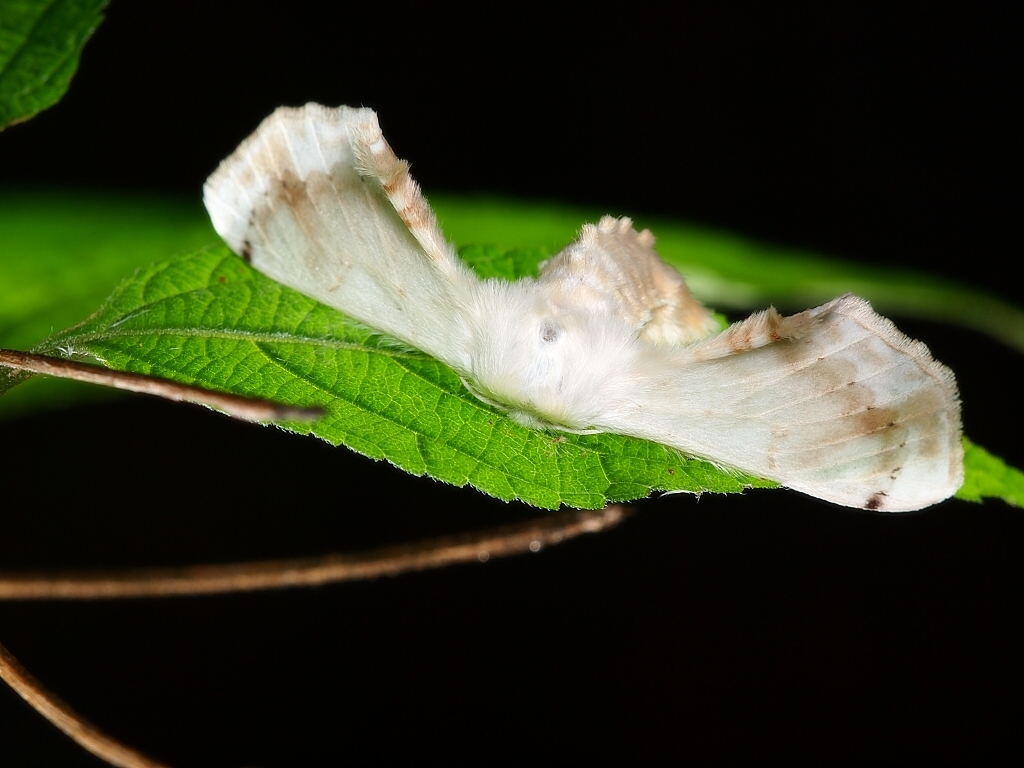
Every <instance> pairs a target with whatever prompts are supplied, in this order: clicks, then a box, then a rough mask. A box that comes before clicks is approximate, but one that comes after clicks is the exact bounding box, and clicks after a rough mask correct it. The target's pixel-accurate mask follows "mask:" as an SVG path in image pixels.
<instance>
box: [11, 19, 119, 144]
mask: <svg viewBox="0 0 1024 768" xmlns="http://www.w3.org/2000/svg"><path fill="white" fill-rule="evenodd" d="M108 2H109V0H4V2H3V3H2V5H0V130H3V129H4V128H6V127H7V126H8V125H11V124H12V123H17V122H21V121H22V120H28V119H29V118H30V117H32V116H33V115H35V114H37V113H38V112H41V111H42V110H44V109H46V108H48V107H51V106H53V105H54V104H56V103H57V102H58V101H59V100H60V98H61V97H62V96H63V95H64V93H65V92H66V91H67V89H68V84H69V83H70V82H71V78H72V76H73V75H74V74H75V70H76V69H78V59H79V56H80V55H81V53H82V48H83V46H84V45H85V43H86V41H87V40H88V39H89V37H90V36H91V35H92V33H93V32H94V31H95V30H96V27H98V26H99V23H100V22H101V21H102V20H103V13H102V11H103V8H104V7H105V6H106V5H107V3H108Z"/></svg>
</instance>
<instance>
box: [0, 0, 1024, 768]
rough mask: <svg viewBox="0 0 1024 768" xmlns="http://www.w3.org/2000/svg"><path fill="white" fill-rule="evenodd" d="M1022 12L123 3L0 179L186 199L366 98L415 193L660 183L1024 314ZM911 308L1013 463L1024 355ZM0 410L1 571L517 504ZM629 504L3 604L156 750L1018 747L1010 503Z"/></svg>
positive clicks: (315, 462)
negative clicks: (224, 161) (261, 139)
mask: <svg viewBox="0 0 1024 768" xmlns="http://www.w3.org/2000/svg"><path fill="white" fill-rule="evenodd" d="M326 8H330V9H331V10H326ZM1019 31H1020V30H1019V28H1018V27H1016V26H1015V25H1014V24H1012V23H1011V21H1010V19H1009V18H999V17H997V16H996V15H994V14H992V13H991V12H988V11H984V12H978V11H975V10H973V9H971V10H964V9H961V10H956V11H952V10H948V9H944V8H942V7H940V6H937V5H928V6H927V7H922V8H919V9H914V8H913V7H912V6H905V5H901V6H899V8H895V7H893V8H884V9H882V8H878V7H874V6H857V7H855V8H845V9H842V10H839V9H834V8H829V9H828V10H822V9H821V8H818V7H817V6H816V5H811V4H808V5H800V6H786V7H785V8H779V7H773V8H766V7H758V8H757V9H751V8H748V7H745V6H732V5H722V4H714V9H713V10H710V9H709V8H707V7H694V8H687V7H685V6H684V7H682V8H679V9H676V10H673V11H671V12H667V11H654V10H653V9H651V8H648V7H645V6H644V5H643V4H640V3H630V4H628V5H625V6H622V7H618V8H615V9H613V10H612V11H610V12H608V11H601V10H599V9H598V8H597V6H592V7H590V8H587V9H586V10H577V12H575V13H568V12H556V11H555V10H553V9H547V10H545V11H537V10H531V11H527V10H506V9H504V7H502V8H486V9H485V8H484V7H482V6H481V7H476V8H474V9H472V10H464V11H461V12H458V13H455V12H452V13H444V14H437V12H436V11H427V10H419V11H415V12H408V11H405V10H402V9H401V8H399V7H398V6H381V5H377V4H344V7H342V6H341V5H340V4H339V5H336V4H330V5H326V4H325V6H323V7H321V6H320V5H318V4H315V3H307V2H300V1H298V0H295V1H293V2H289V3H254V2H244V3H243V2H216V3H213V2H211V3H183V2H170V1H169V0H161V1H159V2H158V1H157V0H147V1H146V2H144V3H139V2H136V3H130V2H127V1H126V0H114V3H113V5H112V6H111V7H110V9H109V12H108V19H107V21H106V22H105V23H104V24H103V25H102V26H101V27H100V29H99V30H98V32H97V33H96V35H95V37H94V39H93V40H92V41H91V42H90V43H89V45H88V46H87V48H86V50H85V53H84V56H83V59H82V65H81V70H80V72H79V74H78V75H77V77H76V78H75V80H74V82H73V84H72V87H71V90H70V92H69V94H68V96H67V97H66V99H65V100H64V101H63V102H62V103H61V104H59V105H58V106H56V107H55V108H53V109H51V110H50V111H48V112H46V113H44V114H42V115H40V116H39V117H38V118H36V119H35V120H32V121H30V122H28V123H26V124H23V125H20V126H16V127H14V128H12V129H10V130H8V131H6V132H5V133H4V134H3V135H0V183H2V184H3V185H5V186H8V185H13V186H17V185H26V184H32V185H49V186H73V187H78V188H84V189H97V188H102V189H113V190H117V191H133V192H139V193H159V194H177V195H192V196H195V197H196V199H198V196H199V194H200V187H201V184H202V181H203V179H204V178H205V177H206V175H207V174H208V173H209V172H210V171H211V170H212V169H213V168H214V167H215V166H216V164H217V162H218V161H219V160H220V159H221V158H222V157H224V156H226V155H227V154H228V153H229V152H230V151H231V150H232V149H233V148H234V147H235V145H236V144H237V142H238V141H239V140H241V139H242V138H243V137H244V136H245V135H247V134H248V133H249V132H250V131H251V130H252V129H253V128H254V127H255V126H256V125H257V123H258V122H259V121H260V120H261V119H262V118H263V117H264V116H265V115H266V114H268V113H269V112H270V111H271V110H272V109H273V108H274V107H276V106H278V105H280V104H301V103H304V102H305V101H308V100H316V101H320V102H322V103H326V104H340V103H347V104H353V105H357V104H363V105H367V106H371V107H374V108H375V109H377V111H378V113H379V114H380V115H381V122H382V125H383V126H384V130H385V133H386V134H387V135H388V137H389V139H390V140H391V143H392V144H393V145H394V146H395V148H396V151H398V153H399V154H400V155H401V156H403V157H407V158H409V159H411V160H412V161H413V163H414V172H415V175H416V177H417V179H418V180H419V181H420V182H421V183H422V184H423V186H424V187H425V189H426V190H427V192H428V194H429V192H430V191H431V190H445V191H454V192H464V193H473V192H496V193H503V194H509V195H518V196H523V197H527V198H549V199H557V200H564V201H568V202H574V203H585V204H591V205H596V206H599V207H604V208H605V209H607V210H608V211H609V212H610V213H615V214H629V215H634V216H636V217H640V216H641V215H642V214H669V215H673V216H679V217H685V218H688V219H691V220H695V221H699V222H701V223H704V224H710V225H715V226H720V227H723V228H728V229H731V230H734V231H737V232H740V233H743V234H746V235H749V236H752V237H756V238H760V239H762V240H766V241H769V242H775V243H780V244H786V245H793V246H800V247H806V248H812V249H817V250H821V251H823V252H828V253H833V254H836V255H841V256H844V257H846V258H849V259H853V260H860V261H863V262H870V263H878V264H894V265H900V266H909V267H915V268H918V269H921V270H926V271H929V272H931V273H934V274H938V275H942V276H945V277H949V278H952V279H955V280H958V281H962V282H964V283H972V284H976V285H980V286H982V287H985V288H987V289H989V290H990V291H992V292H994V293H995V294H997V295H999V296H1002V297H1003V298H1006V299H1009V300H1011V301H1014V302H1016V303H1017V304H1018V305H1021V304H1024V300H1022V292H1021V289H1020V281H1019V279H1018V278H1017V277H1015V276H1013V270H1014V269H1015V265H1016V262H1017V261H1018V254H1019V231H1018V227H1017V225H1018V224H1019V220H1020V213H1021V211H1020V194H1019V191H1018V187H1019V182H1020V178H1021V174H1020V170H1021V168H1020V163H1019V157H1018V155H1017V153H1016V147H1015V146H1014V144H1015V143H1016V141H1017V140H1018V139H1019V136H1020V135H1021V130H1020V128H1021V126H1020V124H1019V122H1017V117H1016V115H1015V114H1014V113H1013V110H1012V109H1011V104H1012V103H1016V102H1019V83H1020V74H1021V72H1020V57H1019V54H1018V52H1017V49H1016V47H1015V44H1016V41H1017V40H1018V39H1019ZM1011 181H1012V182H1014V185H1013V186H1011ZM899 322H900V326H901V327H902V328H903V329H904V330H906V331H907V332H908V333H910V334H911V335H913V336H917V337H919V338H922V339H924V340H925V341H927V343H928V344H929V345H930V346H931V348H932V350H933V352H934V353H935V355H936V357H938V358H939V359H940V360H943V361H944V362H946V363H947V364H949V365H950V366H951V367H952V368H953V369H954V370H955V371H956V373H957V377H958V381H959V383H960V388H961V393H962V396H963V401H964V422H965V429H966V431H967V433H968V434H969V435H971V436H972V438H973V439H974V440H975V441H977V442H978V443H980V444H982V445H985V446H986V447H988V448H990V449H991V450H993V451H994V452H996V453H998V454H1000V455H1002V456H1004V457H1006V458H1007V459H1009V460H1010V461H1011V462H1012V463H1014V464H1016V465H1018V466H1021V465H1024V451H1022V450H1021V449H1020V447H1019V439H1018V434H1019V425H1020V422H1021V419H1020V416H1019V414H1020V407H1019V397H1018V390H1017V387H1016V386H1015V381H1016V380H1017V378H1018V377H1019V374H1020V372H1021V357H1020V354H1019V353H1017V352H1014V351H1011V350H1010V349H1008V348H1006V347H1004V346H1001V345H1000V344H998V343H997V342H993V341H990V340H989V339H987V338H983V337H981V336H979V335H976V334H973V333H970V332H966V331H960V330H956V329H952V328H949V327H946V326H942V325H937V324H928V323H923V322H911V321H907V320H903V319H900V320H899ZM0 434H2V435H3V437H2V439H0V445H2V446H3V458H4V468H5V472H4V474H5V476H6V478H7V480H8V484H11V483H17V485H18V486H19V488H20V491H19V492H18V493H17V494H15V495H14V496H13V497H12V494H11V493H10V492H8V493H5V494H4V495H3V502H0V503H2V506H3V514H4V520H3V522H4V529H3V532H2V533H0V558H2V559H0V567H2V568H4V569H7V568H30V567H31V568H41V567H48V566H117V565H145V564H177V563H187V562H217V561H224V560H243V559H246V558H256V557H284V556H293V555H309V554H317V553H322V552H330V551H336V550H344V549H358V548H361V547H365V546H372V545H376V544H382V543H390V542H398V541H405V540H411V539H415V538H417V537H419V536H422V535H428V534H433V533H439V532H445V531H455V530H464V529H471V528H477V527H482V526H486V525H491V524H495V523H499V522H504V521H508V520H512V519H521V518H525V517H527V516H529V515H530V514H531V512H530V511H529V510H526V509H524V508H522V507H520V506H517V505H506V504H503V503H500V502H496V501H494V500H491V499H488V498H485V497H483V496H481V495H480V494H477V493H476V492H474V491H471V490H458V489H453V488H450V487H447V486H443V485H441V484H439V483H436V482H433V481H431V480H428V479H423V478H420V479H417V478H411V477H408V476H405V475H403V474H401V473H399V472H397V471H395V470H393V469H391V468H390V467H389V466H387V465H384V464H374V463H373V462H370V461H367V460H364V459H362V458H360V457H355V456H353V455H351V454H350V453H348V452H347V451H345V450H340V449H332V448H330V447H328V446H326V445H323V444H320V443H318V442H317V441H315V440H303V439H300V438H296V437H294V436H289V435H286V434H284V433H280V432H277V431H275V430H270V429H260V428H258V427H252V426H248V425H241V424H236V423H233V422H231V421H229V420H227V419H224V418H220V417H218V416H216V415H213V414H209V413H206V412H204V411H201V410H198V409H190V408H186V407H178V406H173V405H169V404H165V403H161V402H152V401H148V400H145V399H142V398H131V399H125V400H122V401H119V402H117V403H114V404H108V405H102V406H101V405H97V406H92V407H88V408H80V409H77V410H74V411H70V412H65V413H59V414H54V415H49V416H45V417H33V418H32V419H22V420H18V421H11V422H5V423H4V424H2V425H0ZM638 506H639V507H640V509H641V514H640V515H638V516H637V517H636V518H634V519H633V520H631V521H630V522H628V523H627V524H625V525H624V526H623V527H622V528H621V529H619V530H617V531H615V532H612V533H609V534H604V535H601V536H598V537H589V538H588V539H584V540H578V541H576V542H573V543H570V544H567V545H563V546H561V547H558V548H554V549H550V550H547V551H544V552H542V553H541V554H538V555H533V556H529V557H521V558H518V559H515V560H510V561H503V562H500V561H492V562H491V563H488V564H486V565H481V566H464V567H457V568H451V569H448V570H445V571H440V572H433V573H425V574H418V575H410V576H404V577H401V578H397V579H388V580H383V581H379V582H376V583H366V584H348V585H340V586H334V587H329V588H323V589H317V590H299V591H286V592H279V593H271V594H254V595H246V596H227V597H206V598H193V599H173V600H156V601H125V602H96V603H86V604H80V603H79V604H76V603H49V604H47V603H37V604H29V603H25V604H15V603H8V604H2V605H0V640H2V642H3V643H5V644H6V645H7V646H8V647H9V648H10V649H11V650H12V651H13V652H14V653H15V654H16V655H17V656H18V657H19V658H20V659H21V660H22V661H23V662H24V663H25V664H26V666H28V667H29V668H30V669H31V670H32V671H33V672H34V673H35V674H36V675H38V676H39V677H40V678H42V680H43V681H44V682H46V683H47V684H48V685H50V686H51V687H52V688H54V689H55V690H56V691H57V692H58V693H59V694H60V695H62V696H63V697H64V698H65V699H66V700H68V701H69V702H70V703H71V704H73V705H74V706H76V707H77V708H78V709H79V710H80V711H82V712H83V713H84V714H86V715H87V716H88V717H90V718H92V719H93V720H94V721H96V722H97V723H98V724H100V725H101V726H103V727H105V728H106V729H108V730H109V731H111V732H112V733H113V734H115V735H118V736H121V737H123V738H125V739H126V740H127V741H129V742H130V743H131V744H133V745H134V746H136V747H139V748H141V749H143V750H146V751H149V752H151V753H153V754H154V755H156V756H159V757H160V758H162V759H165V760H167V761H168V762H170V763H172V764H175V765H211V766H212V765H218V766H222V765H238V766H241V765H253V766H255V765H261V766H269V765H310V764H330V763H333V762H338V763H341V762H348V761H352V760H360V761H366V760H380V761H387V760H393V759H404V760H416V761H427V760H446V761H458V762H469V761H474V762H476V761H481V760H484V761H506V760H509V761H510V760H513V759H517V760H523V759H531V758H532V759H536V758H537V757H539V756H542V755H551V756H555V757H561V758H568V759H578V760H584V759H586V760H600V759H614V760H623V759H628V758H636V759H640V760H645V761H649V762H654V761H666V760H669V759H680V758H690V759H699V760H704V761H711V760H729V759H745V760H758V761H764V760H768V759H787V760H795V759H814V760H832V761H836V760H857V761H865V760H877V759H886V760H891V761H901V762H909V761H916V760H927V761H929V762H936V761H944V760H949V761H966V760H967V759H979V758H982V757H996V756H999V757H1011V756H1016V757H1018V758H1019V757H1020V756H1021V755H1020V753H1021V749H1020V746H1019V739H1017V738H1016V735H1017V731H1018V729H1019V722H1020V714H1021V709H1022V707H1021V697H1022V694H1021V690H1022V683H1024V674H1022V671H1024V670H1022V663H1021V653H1020V648H1021V647H1022V641H1024V632H1022V631H1021V629H1020V627H1019V626H1018V621H1017V616H1018V614H1019V613H1020V610H1021V605H1022V601H1021V598H1022V592H1024V589H1022V586H1024V580H1022V572H1024V565H1022V563H1021V557H1020V552H1021V551H1022V549H1024V523H1022V520H1021V515H1020V512H1018V511H1015V510H1013V509H1010V508H1008V507H1006V506H1004V505H1002V504H1001V503H997V502H990V503H987V504H984V505H981V506H978V505H969V504H965V503H961V502H956V501H952V502H947V503H945V504H942V505H940V506H938V507H935V508H933V509H930V510H928V511H926V512H923V513H919V514H910V515H899V516H887V515H873V514H868V513H862V512H854V511H850V510H845V509H839V508H836V507H832V506H829V505H827V504H824V503H820V502H817V501H815V500H812V499H808V498H805V497H801V496H799V495H797V494H794V493H790V492H785V491H780V492H748V493H746V494H744V495H743V496H742V497H729V498H714V497H710V496H705V497H702V498H700V499H694V498H692V497H686V496H674V497H670V498H664V499H660V500H650V501H647V502H644V503H641V504H639V505H638ZM0 707H2V711H0V761H3V762H10V763H11V764H18V765H32V764H38V765H51V764H63V765H75V764H82V765H88V764H93V763H92V761H91V758H89V757H88V756H85V755H84V754H83V753H81V752H80V751H79V750H78V749H77V747H75V746H73V745H72V744H71V743H70V742H69V741H67V740H66V739H65V738H64V737H63V736H61V735H60V734H59V733H57V732H56V731H55V730H53V729H52V727H50V726H49V725H48V724H46V723H45V722H44V721H43V720H42V719H41V718H39V717H38V716H37V715H35V714H34V713H33V712H32V711H31V710H29V709H28V708H27V706H25V705H24V704H22V703H21V702H20V700H18V699H17V698H16V696H15V695H14V694H13V693H10V692H9V691H6V692H5V691H2V690H0Z"/></svg>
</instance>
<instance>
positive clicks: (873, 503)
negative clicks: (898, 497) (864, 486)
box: [864, 491, 888, 512]
mask: <svg viewBox="0 0 1024 768" xmlns="http://www.w3.org/2000/svg"><path fill="white" fill-rule="evenodd" d="M887 495H888V494H887V493H886V492H885V491H877V492H875V493H873V494H871V496H869V497H868V500H867V501H865V502H864V509H870V510H871V511H872V512H879V511H882V510H884V509H885V497H886V496H887Z"/></svg>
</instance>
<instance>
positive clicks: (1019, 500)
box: [956, 438, 1024, 507]
mask: <svg viewBox="0 0 1024 768" xmlns="http://www.w3.org/2000/svg"><path fill="white" fill-rule="evenodd" d="M964 472H965V474H966V477H965V479H964V484H963V486H962V487H961V488H960V490H959V491H957V493H956V498H958V499H963V500H964V501H981V500H982V499H985V498H996V499H1002V500H1003V501H1005V502H1006V503H1007V504H1012V505H1013V506H1015V507H1024V472H1021V471H1020V470H1019V469H1015V468H1014V467H1008V466H1007V465H1006V463H1005V462H1004V461H1003V460H1002V459H1000V458H999V457H998V456H993V455H992V454H991V453H989V452H988V451H986V450H985V449H984V448H982V447H981V446H977V445H974V443H972V442H971V441H970V440H968V439H967V438H964Z"/></svg>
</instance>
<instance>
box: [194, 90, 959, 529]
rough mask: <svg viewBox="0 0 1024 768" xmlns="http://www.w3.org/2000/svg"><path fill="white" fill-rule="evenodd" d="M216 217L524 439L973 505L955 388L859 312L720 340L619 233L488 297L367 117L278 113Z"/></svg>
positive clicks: (267, 267)
mask: <svg viewBox="0 0 1024 768" xmlns="http://www.w3.org/2000/svg"><path fill="white" fill-rule="evenodd" d="M204 199H205V202H206V206H207V208H208V210H209V211H210V216H211V219H212V220H213V224H214V227H215V228H216V229H217V231H218V232H219V233H220V234H221V236H222V237H224V239H225V240H226V241H227V243H228V245H229V246H231V248H232V249H233V250H234V251H235V252H236V253H238V254H239V255H241V256H243V257H244V258H246V259H248V260H250V261H251V262H252V264H253V266H255V267H256V268H257V269H259V270H261V271H262V272H264V273H266V274H267V275H269V276H270V277H272V278H274V279H275V280H278V281H280V282H282V283H284V284H285V285H288V286H291V287H292V288H295V289H297V290H299V291H301V292H302V293H305V294H307V295H309V296H311V297H313V298H315V299H318V300H319V301H322V302H323V303H325V304H327V305H329V306H331V307H334V308H336V309H339V310H341V311H342V312H345V313H346V314H348V315H350V316H352V317H354V318H356V319H358V320H361V321H363V322H364V323H366V324H368V325H370V326H372V327H375V328H377V329H379V330H381V331H384V332H386V333H389V334H391V335H393V336H395V337H397V338H398V339H400V340H402V341H404V342H406V343H408V344H410V345H412V346H415V347H417V348H419V349H421V350H423V351H424V352H426V353H428V354H430V355H433V356H434V357H436V358H438V359H439V360H441V361H443V362H445V363H447V364H448V365H450V366H451V367H452V368H454V369H455V370H456V372H457V373H459V375H460V376H462V377H463V380H464V381H465V382H466V383H467V386H469V387H470V390H471V391H472V392H473V393H474V394H475V395H477V396H479V397H481V398H482V399H484V400H485V401H486V402H488V403H490V404H497V405H499V406H501V407H505V408H507V409H508V410H509V411H510V412H511V414H512V415H513V417H515V418H516V420H517V421H519V422H520V423H522V424H530V425H545V426H548V427H553V428H555V429H559V428H561V429H566V430H570V431H610V432H617V433H620V434H624V435H628V436H632V437H640V438H645V439H649V440H653V441H656V442H659V443H663V444H666V445H670V446H673V447H675V448H678V449H679V450H681V451H683V452H685V453H688V454H691V455H694V456H700V457H702V458H706V459H709V460H711V461H713V462H715V463H718V464H720V465H725V466H730V467H734V468H736V469H739V470H742V471H744V472H748V473H750V474H754V475H759V476H762V477H765V478H768V479H772V480H776V481H778V482H779V483H781V484H782V485H785V486H788V487H790V488H793V489H796V490H799V491H803V492H804V493H808V494H810V495H812V496H816V497H818V498H822V499H826V500H828V501H832V502H835V503H837V504H843V505H846V506H852V507H860V508H863V509H876V510H887V511H901V510H910V509H919V508H921V507H924V506H928V505H929V504H933V503H935V502H938V501H941V500H942V499H945V498H948V497H949V496H950V495H952V494H953V493H954V492H955V491H956V490H957V488H958V487H959V486H960V484H961V483H962V480H963V452H962V447H961V443H960V408H959V401H958V398H957V391H956V385H955V383H954V381H953V375H952V373H951V372H950V371H949V370H948V369H947V368H945V367H944V366H942V365H940V364H939V363H937V362H935V361H934V360H932V358H931V355H930V354H929V352H928V350H927V348H926V347H925V346H924V345H923V344H920V343H918V342H914V341H911V340H910V339H908V338H907V337H906V336H904V335H903V334H902V333H900V332H899V331H898V330H896V328H895V326H893V325H892V323H890V322H889V321H888V320H886V319H885V318H882V317H880V316H879V315H877V314H875V313H874V312H873V311H872V310H871V308H870V306H869V305H868V304H867V302H865V301H864V300H863V299H859V298H857V297H854V296H843V297H840V298H838V299H836V300H834V301H832V302H830V303H828V304H826V305H823V306H821V307H818V308H816V309H811V310H808V311H806V312H801V313H799V314H797V315H794V316H792V317H782V316H780V315H779V314H778V313H776V312H775V311H774V310H768V311H766V312H762V313H758V314H756V315H754V316H752V317H751V318H749V319H748V320H746V321H743V322H742V323H737V324H735V325H734V326H732V327H730V328H728V329H726V330H725V331H724V332H722V333H719V334H717V335H711V336H709V334H712V333H713V332H714V331H715V330H716V329H717V326H716V323H715V321H714V318H713V316H712V315H711V314H710V313H709V312H708V311H707V310H705V309H704V308H703V307H702V306H701V305H700V304H699V302H697V301H696V300H695V299H693V297H692V296H691V295H690V293H689V291H688V290H687V288H686V285H685V283H684V282H683V279H682V277H681V276H680V275H679V274H678V272H676V271H675V269H674V268H672V267H670V266H669V265H667V264H665V263H664V262H663V261H661V259H660V257H658V255H657V253H656V252H655V251H654V249H653V245H654V238H653V236H652V235H651V234H650V233H649V232H647V231H646V230H645V231H643V232H637V231H635V230H634V229H633V228H632V225H631V222H630V220H629V219H625V218H623V219H614V218H612V217H605V218H603V219H602V220H601V221H600V222H599V223H598V224H596V225H587V226H585V227H584V228H583V230H582V232H581V234H580V238H579V239H578V240H577V241H576V242H575V243H573V244H571V245H570V246H568V247H567V248H566V249H565V250H564V251H562V253H560V254H558V255H557V256H555V257H554V258H552V259H551V260H550V261H549V262H547V263H546V264H545V265H543V266H542V268H541V274H540V277H539V279H537V280H534V279H523V280H520V281H517V282H514V283H500V282H496V281H482V280H480V279H478V278H477V277H476V276H475V275H474V274H473V273H472V272H471V271H470V270H469V269H468V268H467V267H466V266H465V265H463V264H462V263H461V262H460V261H459V260H458V258H457V257H456V256H455V254H454V251H453V249H452V248H451V246H450V245H449V244H448V243H447V242H446V241H445V239H444V236H443V234H442V233H441V230H440V227H439V226H438V224H437V220H436V218H435V216H434V214H433V212H432V211H431V209H430V207H429V205H428V204H427V202H426V200H425V199H424V198H423V196H422V194H421V193H420V190H419V187H418V186H417V185H416V183H415V181H413V179H412V177H411V176H410V175H409V171H408V164H406V163H405V162H404V161H402V160H400V159H399V158H397V157H396V156H395V154H394V153H393V152H392V151H391V148H390V146H388V144H387V142H386V141H385V140H384V138H383V136H382V135H381V132H380V127H379V125H378V123H377V117H376V115H375V114H374V113H373V112H372V111H371V110H368V109H351V108H348V107H340V108H338V109H329V108H325V107H322V106H320V105H317V104H308V105H306V106H305V107H301V108H298V109H288V108H281V109H279V110H277V111H276V112H274V113H273V114H272V115H271V116H270V117H268V118H267V119H266V120H265V121H264V122H263V123H262V124H261V125H260V127H259V128H258V129H257V131H256V132H255V133H254V134H253V136H251V137H250V138H248V139H247V140H246V141H244V142H243V143H242V145H241V146H240V147H239V148H238V150H236V151H235V153H234V154H232V155H231V156H230V157H229V158H228V159H227V160H225V161H224V162H223V163H221V165H220V167H219V168H218V169H217V171H216V172H215V173H214V174H213V175H212V176H211V177H210V178H209V180H208V181H207V183H206V186H205V188H204Z"/></svg>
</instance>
